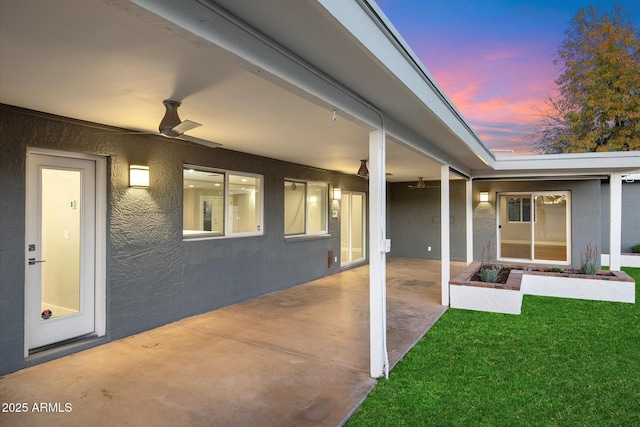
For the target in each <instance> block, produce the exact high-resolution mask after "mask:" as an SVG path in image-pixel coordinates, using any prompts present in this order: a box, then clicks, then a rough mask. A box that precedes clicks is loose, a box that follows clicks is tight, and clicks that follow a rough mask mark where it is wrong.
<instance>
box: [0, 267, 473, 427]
mask: <svg viewBox="0 0 640 427" xmlns="http://www.w3.org/2000/svg"><path fill="white" fill-rule="evenodd" d="M464 266H465V264H464V263H452V269H451V270H452V277H453V276H455V274H457V272H458V271H459V270H461V269H462V268H463V267H464ZM368 285H369V283H368V266H363V267H358V268H354V269H352V270H347V271H344V272H342V273H339V274H336V275H333V276H328V277H325V278H323V279H319V280H316V281H313V282H310V283H306V284H303V285H300V286H296V287H293V288H290V289H288V290H285V291H280V292H275V293H272V294H269V295H265V296H263V297H260V298H256V299H252V300H249V301H245V302H243V303H240V304H236V305H233V306H229V307H225V308H222V309H219V310H215V311H211V312H208V313H205V314H202V315H198V316H194V317H191V318H188V319H184V320H181V321H178V322H175V323H171V324H168V325H165V326H163V327H160V328H157V329H153V330H151V331H147V332H144V333H140V334H138V335H135V336H131V337H128V338H125V339H121V340H118V341H114V342H111V343H108V344H105V345H102V346H99V347H95V348H92V349H89V350H85V351H82V352H80V353H76V354H73V355H71V356H66V357H64V358H61V359H58V360H54V361H51V362H47V363H43V364H41V365H37V366H33V367H30V368H27V369H24V370H21V371H18V372H15V373H13V374H9V375H7V376H5V377H3V378H1V379H0V402H1V403H2V404H3V409H4V408H5V406H6V405H5V404H9V403H13V404H15V403H26V407H27V412H26V413H15V412H13V413H7V412H4V411H2V412H0V425H1V426H2V427H10V426H58V425H60V426H89V425H91V426H121V425H131V426H257V425H260V426H311V425H313V426H320V425H321V426H336V425H342V424H343V423H344V422H346V421H347V420H348V418H349V416H350V415H351V414H352V412H353V411H354V410H355V409H356V408H357V407H358V406H359V404H360V403H361V402H362V401H363V400H364V398H365V397H366V396H367V394H368V393H369V392H370V391H371V389H372V388H373V387H374V385H375V384H376V380H374V379H372V378H370V376H369V373H368V370H369V308H368V303H369V299H368ZM445 309H446V308H445V307H443V306H441V305H440V263H439V262H437V261H425V260H416V259H397V258H390V259H389V260H388V261H387V312H388V315H387V330H388V338H387V341H388V343H387V345H388V350H389V359H390V364H391V366H392V367H393V366H395V364H396V363H397V362H398V361H399V360H400V359H401V358H402V357H403V356H404V355H405V354H406V352H407V351H409V350H410V349H411V347H413V346H414V344H415V343H416V342H417V341H418V340H419V339H420V338H421V337H422V336H423V335H424V333H425V332H426V331H427V330H428V329H429V328H430V327H431V326H432V325H433V324H434V323H435V322H436V320H437V319H438V318H439V317H440V316H441V315H442V313H444V311H445ZM41 403H44V404H45V407H41V406H40V404H41ZM34 404H35V405H36V409H41V408H44V409H46V410H47V411H43V412H37V411H34ZM7 409H8V407H7Z"/></svg>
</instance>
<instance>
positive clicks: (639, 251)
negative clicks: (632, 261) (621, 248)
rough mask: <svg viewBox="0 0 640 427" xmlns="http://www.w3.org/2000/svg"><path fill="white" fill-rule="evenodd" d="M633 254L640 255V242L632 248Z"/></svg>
mask: <svg viewBox="0 0 640 427" xmlns="http://www.w3.org/2000/svg"><path fill="white" fill-rule="evenodd" d="M631 252H633V253H634V254H640V242H638V243H636V244H635V245H633V246H631Z"/></svg>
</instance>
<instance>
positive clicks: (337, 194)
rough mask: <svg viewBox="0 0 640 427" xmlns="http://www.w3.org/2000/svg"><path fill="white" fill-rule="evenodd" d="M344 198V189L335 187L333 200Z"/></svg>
mask: <svg viewBox="0 0 640 427" xmlns="http://www.w3.org/2000/svg"><path fill="white" fill-rule="evenodd" d="M340 199H342V190H341V189H340V188H334V189H333V200H340Z"/></svg>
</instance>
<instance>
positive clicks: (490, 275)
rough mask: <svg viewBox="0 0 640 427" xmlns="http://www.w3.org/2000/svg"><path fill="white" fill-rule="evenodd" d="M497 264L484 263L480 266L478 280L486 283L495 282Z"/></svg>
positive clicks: (498, 268)
mask: <svg viewBox="0 0 640 427" xmlns="http://www.w3.org/2000/svg"><path fill="white" fill-rule="evenodd" d="M499 272H500V266H499V265H485V266H482V267H481V268H480V280H482V281H483V282H487V283H496V282H497V281H498V273H499Z"/></svg>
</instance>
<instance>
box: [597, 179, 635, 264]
mask: <svg viewBox="0 0 640 427" xmlns="http://www.w3.org/2000/svg"><path fill="white" fill-rule="evenodd" d="M609 195H610V190H609V183H608V182H603V183H602V195H601V200H602V224H601V227H602V242H601V243H600V247H601V248H602V252H609V219H610V218H611V211H610V205H611V202H610V199H609ZM637 243H640V182H638V181H636V182H625V181H624V180H623V181H622V240H621V248H620V249H621V251H622V253H630V252H631V247H632V246H633V245H635V244H637Z"/></svg>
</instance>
